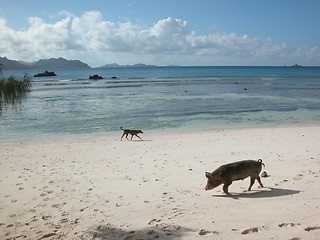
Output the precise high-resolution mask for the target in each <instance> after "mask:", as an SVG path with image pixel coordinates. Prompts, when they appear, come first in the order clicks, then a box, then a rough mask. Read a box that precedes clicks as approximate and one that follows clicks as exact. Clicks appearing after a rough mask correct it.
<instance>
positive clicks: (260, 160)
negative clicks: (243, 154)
mask: <svg viewBox="0 0 320 240" xmlns="http://www.w3.org/2000/svg"><path fill="white" fill-rule="evenodd" d="M258 163H261V165H263V167H266V166H265V165H264V163H263V162H262V159H258Z"/></svg>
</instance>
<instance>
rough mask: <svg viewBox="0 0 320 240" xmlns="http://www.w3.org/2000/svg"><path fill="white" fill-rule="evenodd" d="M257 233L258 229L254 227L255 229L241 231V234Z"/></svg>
mask: <svg viewBox="0 0 320 240" xmlns="http://www.w3.org/2000/svg"><path fill="white" fill-rule="evenodd" d="M257 232H259V229H258V228H256V227H255V228H248V229H246V230H243V231H242V232H241V234H249V233H257Z"/></svg>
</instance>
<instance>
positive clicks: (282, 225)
mask: <svg viewBox="0 0 320 240" xmlns="http://www.w3.org/2000/svg"><path fill="white" fill-rule="evenodd" d="M299 225H301V224H300V223H280V224H279V225H278V227H294V226H299Z"/></svg>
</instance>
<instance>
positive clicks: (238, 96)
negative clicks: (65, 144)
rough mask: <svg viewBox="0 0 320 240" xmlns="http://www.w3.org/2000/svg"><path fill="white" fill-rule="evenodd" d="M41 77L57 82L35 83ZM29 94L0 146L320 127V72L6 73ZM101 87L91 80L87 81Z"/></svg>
mask: <svg viewBox="0 0 320 240" xmlns="http://www.w3.org/2000/svg"><path fill="white" fill-rule="evenodd" d="M45 70H48V71H54V72H55V73H56V74H57V76H54V77H40V78H39V77H38V78H36V77H33V76H34V74H37V73H40V72H44V71H45ZM24 74H27V75H28V76H29V77H30V79H31V82H32V89H31V91H30V92H29V93H28V95H27V97H26V98H25V99H24V100H23V101H22V103H21V104H17V105H15V106H14V107H11V106H9V107H7V108H6V109H4V111H3V112H2V114H1V115H0V144H1V143H8V142H14V141H17V140H18V141H28V140H34V139H37V140H46V139H49V138H63V137H66V136H79V135H93V134H108V133H111V132H114V133H115V132H116V131H117V132H119V134H120V133H121V132H120V131H121V130H120V129H119V128H120V127H124V128H129V129H143V130H144V131H145V132H146V131H158V132H160V131H174V130H178V131H180V130H198V129H199V130H200V129H201V130H208V129H226V128H246V127H270V126H287V125H305V124H319V123H320V67H285V66H282V67H256V66H255V67H242V66H241V67H235V66H232V67H228V66H226V67H211V66H203V67H201V66H196V67H182V66H167V67H152V66H147V67H121V68H107V69H100V68H91V69H39V70H28V71H8V70H7V71H5V72H4V77H8V76H11V75H13V76H15V77H16V78H22V77H23V75H24ZM94 74H97V75H100V76H102V77H103V78H104V79H101V80H90V79H89V76H91V75H94Z"/></svg>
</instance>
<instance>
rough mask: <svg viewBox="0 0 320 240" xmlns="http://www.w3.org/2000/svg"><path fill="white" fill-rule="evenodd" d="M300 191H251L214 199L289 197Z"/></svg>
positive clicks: (277, 189)
mask: <svg viewBox="0 0 320 240" xmlns="http://www.w3.org/2000/svg"><path fill="white" fill-rule="evenodd" d="M298 193H300V191H298V190H292V189H284V188H265V190H261V191H250V192H244V193H231V194H229V195H225V194H223V195H212V196H213V197H224V198H233V199H239V198H272V197H282V196H287V195H294V194H298Z"/></svg>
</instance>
